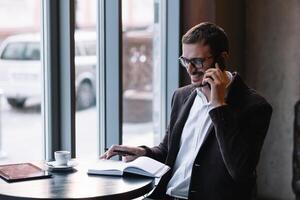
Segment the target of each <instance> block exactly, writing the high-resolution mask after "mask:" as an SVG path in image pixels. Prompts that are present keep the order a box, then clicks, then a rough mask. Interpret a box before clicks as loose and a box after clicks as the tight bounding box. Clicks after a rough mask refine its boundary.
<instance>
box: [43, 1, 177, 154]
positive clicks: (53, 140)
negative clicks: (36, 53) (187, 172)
mask: <svg viewBox="0 0 300 200" xmlns="http://www.w3.org/2000/svg"><path fill="white" fill-rule="evenodd" d="M171 1H172V2H171ZM74 4H75V2H74V0H64V1H60V0H42V8H43V20H42V21H43V31H42V33H43V34H42V38H43V43H42V44H44V45H43V46H42V48H43V52H44V53H43V56H42V63H43V66H44V67H43V69H44V70H43V78H44V89H45V90H44V93H43V102H44V104H45V105H44V106H43V110H42V112H43V113H44V116H45V117H44V130H45V141H46V143H45V146H46V151H45V157H46V159H47V160H49V159H53V152H54V151H56V150H60V149H65V150H70V151H71V152H72V157H75V154H76V151H75V148H76V145H75V103H76V99H75V85H74V84H73V83H74V81H75V64H74V28H75V27H74V26H75V23H74V18H75V16H74V15H75V13H74V12H75V10H74ZM97 7H98V19H97V34H98V37H97V38H98V39H97V45H98V46H97V58H98V60H97V63H98V64H97V65H98V67H97V71H96V72H97V88H96V90H97V91H96V93H97V113H98V122H99V123H98V133H99V134H98V136H99V141H98V142H99V153H103V152H104V151H105V149H106V148H109V147H110V146H111V145H112V144H122V121H123V120H122V26H121V0H99V1H98V4H97ZM165 8H166V10H161V12H165V14H166V18H165V21H163V23H162V26H163V27H162V29H164V30H163V31H165V33H163V39H162V40H165V41H162V42H163V43H162V45H161V48H162V50H163V51H162V52H163V53H162V55H163V56H162V57H163V58H162V64H163V65H162V66H163V67H162V68H163V69H162V76H161V80H162V99H161V100H162V104H161V109H162V116H161V120H162V123H161V124H162V126H163V128H162V129H164V127H165V126H166V123H167V121H168V120H169V115H170V103H171V98H172V94H173V91H174V90H175V89H176V88H177V87H178V86H179V63H178V59H177V58H178V56H179V52H180V39H179V37H180V32H179V31H180V0H166V3H165ZM164 48H165V49H164ZM164 55H165V56H164ZM164 57H166V58H164ZM164 66H165V67H164ZM164 125H165V126H164ZM163 135H164V131H162V134H161V137H162V136H163Z"/></svg>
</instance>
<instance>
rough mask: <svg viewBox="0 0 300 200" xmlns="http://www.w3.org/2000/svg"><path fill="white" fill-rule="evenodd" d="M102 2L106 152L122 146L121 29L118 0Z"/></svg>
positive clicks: (119, 0) (119, 3)
mask: <svg viewBox="0 0 300 200" xmlns="http://www.w3.org/2000/svg"><path fill="white" fill-rule="evenodd" d="M102 1H103V8H104V9H103V11H104V12H103V25H102V27H103V29H104V33H103V42H104V43H103V45H104V47H103V61H102V62H103V66H102V72H103V73H104V76H105V80H104V81H105V83H104V87H105V92H104V93H105V97H104V98H105V110H104V111H102V112H104V113H103V115H102V117H104V121H103V122H104V127H103V128H102V130H104V131H105V136H106V137H105V144H104V149H102V150H103V151H105V150H106V149H107V148H109V147H110V146H111V145H113V144H122V121H123V120H122V26H121V0H102Z"/></svg>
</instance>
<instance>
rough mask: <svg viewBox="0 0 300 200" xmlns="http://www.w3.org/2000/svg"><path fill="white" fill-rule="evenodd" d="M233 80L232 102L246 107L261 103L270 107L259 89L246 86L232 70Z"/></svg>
mask: <svg viewBox="0 0 300 200" xmlns="http://www.w3.org/2000/svg"><path fill="white" fill-rule="evenodd" d="M233 75H234V81H233V84H232V85H233V88H234V89H233V90H235V92H234V94H235V95H233V96H234V99H235V100H234V102H235V103H236V104H238V105H243V106H246V107H253V106H258V105H263V106H267V107H271V104H270V103H269V102H268V101H267V100H266V98H265V97H264V96H263V95H262V94H260V92H259V91H257V90H255V89H253V88H251V87H250V86H248V85H247V84H246V83H245V82H244V81H243V79H242V78H241V76H240V75H239V74H238V73H237V72H234V73H233Z"/></svg>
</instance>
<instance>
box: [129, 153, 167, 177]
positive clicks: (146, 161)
mask: <svg viewBox="0 0 300 200" xmlns="http://www.w3.org/2000/svg"><path fill="white" fill-rule="evenodd" d="M164 166H165V165H164V164H163V163H160V162H158V161H156V160H154V159H152V158H149V157H145V156H141V157H138V158H137V159H135V160H134V161H132V162H130V163H128V165H127V167H136V168H140V169H142V170H144V171H146V172H148V173H150V174H153V175H156V174H157V173H158V172H159V171H160V170H161V169H162V168H164Z"/></svg>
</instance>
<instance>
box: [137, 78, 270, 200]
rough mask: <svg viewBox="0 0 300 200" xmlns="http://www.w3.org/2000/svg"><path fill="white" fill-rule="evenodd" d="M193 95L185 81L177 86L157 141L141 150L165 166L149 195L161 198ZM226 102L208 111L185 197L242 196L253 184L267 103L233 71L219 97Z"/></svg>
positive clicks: (218, 199) (228, 199)
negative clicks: (208, 122)
mask: <svg viewBox="0 0 300 200" xmlns="http://www.w3.org/2000/svg"><path fill="white" fill-rule="evenodd" d="M195 97H196V91H195V88H194V87H193V86H192V85H188V86H185V87H182V88H179V89H177V90H176V91H175V92H174V95H173V99H172V110H171V116H170V123H169V126H168V129H167V132H166V135H165V137H164V139H163V141H162V142H161V143H160V144H159V145H158V146H155V147H153V148H149V147H146V146H142V147H143V148H145V149H146V156H149V157H151V158H154V159H156V160H158V161H160V162H164V163H165V164H167V165H169V166H170V167H171V170H169V172H168V173H166V174H165V175H164V176H163V177H162V178H161V180H160V182H159V183H158V185H157V187H156V188H155V190H154V191H153V192H152V194H151V195H150V197H149V198H153V199H165V198H166V196H165V193H166V186H167V184H168V182H169V180H170V178H171V176H172V172H173V166H174V163H175V160H176V156H177V154H178V150H179V147H180V138H181V133H182V130H183V127H184V124H185V122H186V120H187V117H188V115H189V111H190V109H191V106H192V104H193V102H194V99H195ZM225 100H226V103H227V105H224V106H220V107H217V108H214V109H212V110H211V111H210V112H209V115H210V117H211V119H212V125H211V127H210V128H209V130H208V132H207V134H206V138H205V139H204V142H203V144H202V146H201V148H200V150H199V152H198V155H197V156H196V159H195V161H194V164H193V166H191V167H192V168H193V169H192V175H191V182H190V188H189V199H199V200H235V199H237V200H248V199H250V198H251V193H252V190H253V187H254V185H255V183H256V165H257V163H258V160H259V154H260V151H261V148H262V145H263V141H264V138H265V136H266V133H267V130H268V127H269V123H270V118H271V114H272V107H271V106H270V104H269V103H268V102H267V101H266V100H265V99H264V98H263V97H262V96H260V95H259V94H257V93H256V91H254V90H253V89H250V88H249V87H247V85H246V84H245V83H244V82H243V80H242V79H241V77H240V76H239V74H238V73H233V81H232V83H231V84H230V86H229V88H228V92H227V94H226V97H225Z"/></svg>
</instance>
